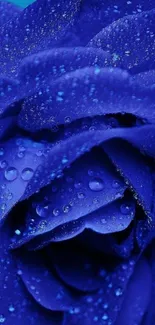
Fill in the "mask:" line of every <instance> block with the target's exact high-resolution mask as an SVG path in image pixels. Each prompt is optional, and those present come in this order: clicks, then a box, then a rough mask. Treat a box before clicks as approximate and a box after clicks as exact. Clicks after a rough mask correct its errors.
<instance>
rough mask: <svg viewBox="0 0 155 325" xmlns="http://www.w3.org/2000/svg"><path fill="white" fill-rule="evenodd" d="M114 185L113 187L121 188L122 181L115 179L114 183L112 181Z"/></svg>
mask: <svg viewBox="0 0 155 325" xmlns="http://www.w3.org/2000/svg"><path fill="white" fill-rule="evenodd" d="M112 186H113V188H119V187H120V182H119V181H117V180H115V179H114V180H113V183H112Z"/></svg>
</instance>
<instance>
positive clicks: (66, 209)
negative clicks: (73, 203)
mask: <svg viewBox="0 0 155 325" xmlns="http://www.w3.org/2000/svg"><path fill="white" fill-rule="evenodd" d="M69 210H70V206H69V205H64V207H63V212H64V213H68V212H69Z"/></svg>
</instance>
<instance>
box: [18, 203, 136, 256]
mask: <svg viewBox="0 0 155 325" xmlns="http://www.w3.org/2000/svg"><path fill="white" fill-rule="evenodd" d="M122 211H123V212H122ZM134 213H135V211H134V202H132V200H131V201H129V200H126V199H124V198H123V199H122V200H118V201H114V203H112V204H109V205H107V206H105V207H104V208H101V209H99V210H96V211H94V212H92V213H91V214H88V215H86V216H84V217H81V218H79V219H77V220H74V221H70V222H67V223H64V224H62V225H60V226H58V227H56V228H55V229H53V230H52V231H49V232H47V233H43V234H42V235H38V236H37V237H36V238H34V239H32V242H30V244H29V247H30V249H40V248H42V247H44V246H46V245H48V244H49V243H50V242H59V241H64V240H68V239H70V238H73V237H75V236H77V235H79V234H80V233H81V232H83V231H84V230H85V229H92V230H93V231H95V232H97V233H98V234H99V233H100V234H108V233H113V232H119V231H122V230H124V229H125V228H127V227H128V226H129V224H130V223H131V221H132V219H133V217H134ZM122 215H123V216H122ZM28 239H29V238H26V239H25V240H24V239H23V241H18V238H16V239H15V240H14V242H13V245H12V247H18V246H19V245H21V244H22V243H24V242H25V241H27V240H28ZM116 249H117V250H119V248H118V247H117V248H116Z"/></svg>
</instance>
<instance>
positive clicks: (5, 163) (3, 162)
mask: <svg viewBox="0 0 155 325" xmlns="http://www.w3.org/2000/svg"><path fill="white" fill-rule="evenodd" d="M6 166H7V162H6V161H5V160H2V161H1V162H0V168H6Z"/></svg>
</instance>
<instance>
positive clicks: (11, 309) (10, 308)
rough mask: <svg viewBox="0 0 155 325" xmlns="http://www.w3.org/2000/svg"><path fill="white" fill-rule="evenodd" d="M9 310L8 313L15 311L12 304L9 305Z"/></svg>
mask: <svg viewBox="0 0 155 325" xmlns="http://www.w3.org/2000/svg"><path fill="white" fill-rule="evenodd" d="M9 311H10V313H13V312H14V311H15V308H14V307H13V305H10V306H9Z"/></svg>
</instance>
